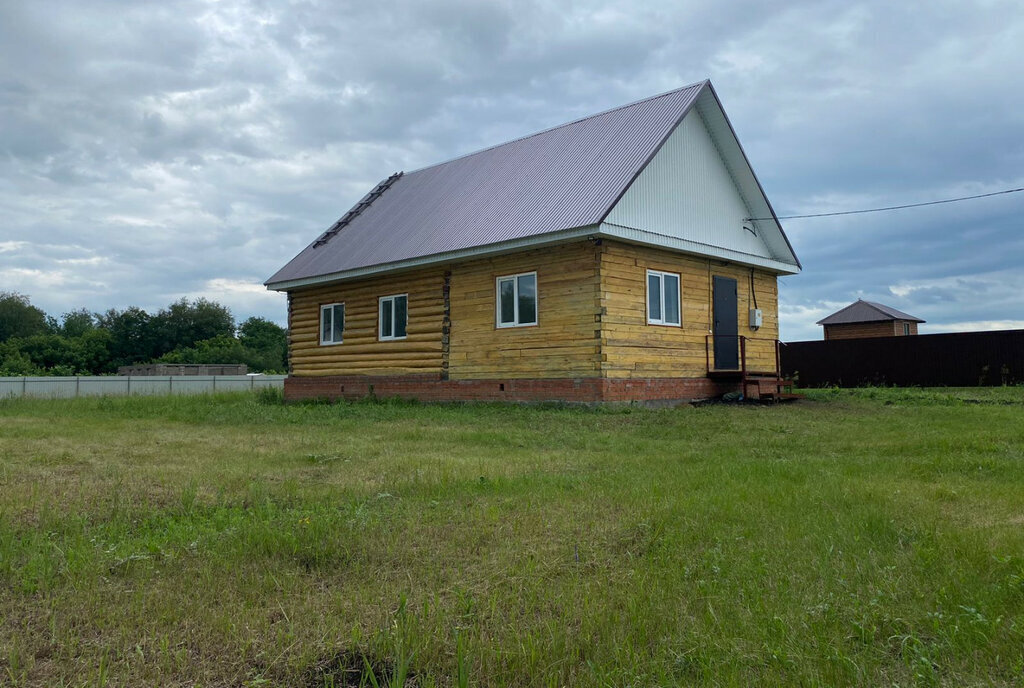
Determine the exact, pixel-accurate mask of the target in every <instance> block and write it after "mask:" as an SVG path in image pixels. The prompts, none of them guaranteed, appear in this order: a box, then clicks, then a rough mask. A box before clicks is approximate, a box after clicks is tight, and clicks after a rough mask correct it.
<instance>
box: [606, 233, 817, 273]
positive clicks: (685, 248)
mask: <svg viewBox="0 0 1024 688" xmlns="http://www.w3.org/2000/svg"><path fill="white" fill-rule="evenodd" d="M597 236H601V237H607V238H609V239H619V240H620V241H626V242H629V243H632V244H642V245H644V246H652V247H654V248H663V249H669V250H672V251H680V252H682V253H691V254H694V255H698V256H703V257H706V258H718V259H720V260H727V261H730V262H732V263H740V264H741V265H749V266H751V267H758V268H765V269H767V270H771V271H773V272H777V273H779V274H782V275H795V274H797V273H799V272H800V271H801V270H802V268H801V266H800V265H794V264H792V263H785V262H783V261H781V260H775V259H774V258H765V257H764V256H758V255H755V254H753V253H743V252H741V251H733V250H732V249H728V248H723V247H721V246H711V245H709V244H702V243H700V242H697V241H688V240H687V239H680V238H678V237H673V236H666V235H664V234H658V233H657V232H648V231H646V230H643V229H636V228H635V227H626V226H624V225H615V224H610V223H608V222H605V223H602V224H601V226H600V231H599V232H598V233H597Z"/></svg>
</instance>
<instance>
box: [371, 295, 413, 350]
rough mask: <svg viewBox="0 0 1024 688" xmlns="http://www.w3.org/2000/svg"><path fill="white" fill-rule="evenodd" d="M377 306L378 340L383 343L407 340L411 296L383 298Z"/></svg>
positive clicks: (378, 301)
mask: <svg viewBox="0 0 1024 688" xmlns="http://www.w3.org/2000/svg"><path fill="white" fill-rule="evenodd" d="M377 304H378V317H377V324H378V327H379V329H378V330H377V331H378V333H379V334H378V336H377V338H378V339H379V340H380V341H382V342H383V341H389V340H392V339H405V330H406V326H407V325H408V324H409V295H408V294H395V295H394V296H382V297H380V298H379V299H378V300H377Z"/></svg>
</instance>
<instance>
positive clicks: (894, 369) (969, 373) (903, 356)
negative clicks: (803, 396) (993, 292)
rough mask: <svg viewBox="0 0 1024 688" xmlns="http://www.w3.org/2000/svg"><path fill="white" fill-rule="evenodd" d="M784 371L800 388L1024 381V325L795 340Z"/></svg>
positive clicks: (786, 349)
mask: <svg viewBox="0 0 1024 688" xmlns="http://www.w3.org/2000/svg"><path fill="white" fill-rule="evenodd" d="M780 358H781V363H782V371H783V375H785V376H786V377H791V378H794V379H795V380H796V382H797V384H798V385H799V386H800V387H821V386H824V385H838V386H840V387H858V386H863V385H899V386H919V387H947V386H948V387H982V386H989V385H1012V384H1020V383H1021V382H1024V330H998V331H993V332H957V333H953V334H925V335H916V336H910V337H872V338H869V339H829V340H826V341H818V342H790V343H788V344H784V345H783V346H782V347H781V349H780Z"/></svg>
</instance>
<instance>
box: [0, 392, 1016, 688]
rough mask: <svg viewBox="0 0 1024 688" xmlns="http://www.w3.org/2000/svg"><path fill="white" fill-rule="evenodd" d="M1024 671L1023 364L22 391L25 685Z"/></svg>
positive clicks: (17, 410) (14, 487)
mask: <svg viewBox="0 0 1024 688" xmlns="http://www.w3.org/2000/svg"><path fill="white" fill-rule="evenodd" d="M403 676H404V677H405V678H406V684H407V685H415V686H449V685H452V686H457V685H473V686H499V685H515V686H656V685H735V686H752V685H830V686H831V685H863V686H883V685H884V686H892V685H899V686H911V685H948V686H971V685H977V686H1004V685H1005V686H1011V685H1021V684H1022V683H1024V388H1004V389H985V390H973V389H972V390H885V389H872V390H859V391H849V392H847V391H835V390H832V391H819V392H813V393H811V395H810V398H809V399H808V400H805V401H802V402H799V403H796V404H792V405H787V406H779V407H767V406H747V405H708V406H704V407H699V408H692V407H684V408H679V409H672V410H658V411H650V410H641V409H608V410H587V409H569V408H549V407H509V406H497V405H494V406H490V405H486V406H425V405H414V404H405V403H358V404H337V405H290V406H283V405H281V404H279V403H273V400H272V399H271V400H263V401H261V400H259V399H257V398H256V397H252V396H221V397H204V398H197V399H184V398H132V399H92V400H89V399H83V400H78V401H2V402H0V685H13V686H21V685H46V686H50V685H55V686H101V685H106V686H128V685H131V686H139V685H161V686H192V685H196V686H199V685H202V686H321V687H322V686H332V685H333V686H346V685H353V686H355V685H360V684H361V682H362V685H367V686H372V685H375V684H380V685H386V684H388V683H395V682H399V683H400V682H401V681H402V678H403Z"/></svg>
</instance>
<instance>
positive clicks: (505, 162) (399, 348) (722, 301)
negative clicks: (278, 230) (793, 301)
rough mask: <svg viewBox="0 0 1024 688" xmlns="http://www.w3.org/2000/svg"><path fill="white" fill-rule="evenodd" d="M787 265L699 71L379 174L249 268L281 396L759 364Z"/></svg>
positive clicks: (547, 392)
mask: <svg viewBox="0 0 1024 688" xmlns="http://www.w3.org/2000/svg"><path fill="white" fill-rule="evenodd" d="M799 270H800V263H799V261H798V260H797V258H796V255H795V254H794V252H793V249H792V247H791V246H790V243H789V241H788V239H787V238H786V235H785V233H784V232H783V230H782V227H781V225H780V224H779V222H778V220H777V219H776V216H775V213H774V211H773V210H772V208H771V205H770V204H769V203H768V199H767V198H766V197H765V194H764V191H763V190H762V188H761V185H760V183H759V182H758V180H757V178H756V177H755V176H754V172H753V170H752V169H751V167H750V163H749V161H748V160H747V157H746V155H745V153H744V152H743V149H742V148H741V147H740V144H739V141H738V140H737V139H736V135H735V132H734V131H733V129H732V126H731V124H730V123H729V120H728V118H727V117H726V115H725V112H724V111H723V109H722V105H721V103H720V102H719V99H718V96H717V95H716V94H715V91H714V89H713V88H712V86H711V84H710V82H708V81H704V82H701V83H697V84H693V85H691V86H687V87H684V88H680V89H677V90H674V91H670V92H668V93H665V94H662V95H659V96H654V97H652V98H647V99H645V100H641V101H638V102H635V103H631V104H629V105H625V106H622V107H619V108H615V109H613V110H609V111H607V112H602V113H600V114H596V115H593V116H590V117H585V118H583V119H579V120H576V121H573V122H569V123H568V124H563V125H561V126H557V127H554V128H551V129H547V130H545V131H541V132H539V133H536V134H533V135H530V136H525V137H523V138H519V139H516V140H514V141H510V142H508V143H504V144H501V145H498V146H494V147H492V148H487V149H484V150H481V151H478V152H476V153H471V154H469V155H464V156H462V157H459V158H456V159H454V160H450V161H448V162H443V163H440V164H436V165H432V166H430V167H425V168H423V169H420V170H416V171H415V172H409V173H404V174H403V173H401V172H399V173H396V174H394V175H391V176H390V177H388V178H387V179H385V180H383V181H382V182H380V183H379V184H378V185H377V186H376V187H374V188H373V189H372V190H371V191H370V193H368V194H367V195H366V196H365V197H364V198H363V199H362V200H360V201H359V203H357V204H356V205H355V206H354V207H353V208H352V209H351V210H350V211H348V212H347V213H346V214H345V215H344V216H342V217H341V219H339V220H338V221H337V222H336V223H334V225H333V226H331V227H330V228H329V229H328V230H327V231H326V232H324V233H323V234H322V235H321V236H319V237H318V238H316V239H315V240H314V241H313V242H312V243H311V244H310V245H309V246H308V247H306V248H305V249H304V250H303V251H302V252H301V253H299V254H298V255H297V256H296V257H295V258H293V259H292V260H291V261H289V262H288V264H287V265H285V266H284V267H283V268H281V270H279V271H278V272H277V273H276V274H275V275H274V276H272V277H271V278H270V279H269V280H267V282H266V285H267V287H268V288H269V289H274V290H279V291H284V292H287V294H288V322H289V357H290V374H289V377H288V379H287V381H286V383H285V396H286V398H287V399H301V398H307V397H327V398H332V399H333V398H339V397H344V398H355V397H362V396H365V395H368V394H370V395H376V396H400V397H410V398H418V399H424V400H515V401H540V400H557V401H573V402H603V401H641V402H667V401H681V400H692V399H700V398H707V397H712V396H715V395H720V394H722V393H724V392H728V391H732V390H740V389H744V388H745V387H744V385H745V384H746V383H748V382H749V378H751V377H752V375H753V373H755V372H757V373H762V374H764V378H765V379H771V380H775V378H776V377H777V373H778V355H777V339H778V289H777V283H776V280H777V278H778V276H779V275H787V274H794V273H797V272H799ZM748 393H751V394H755V395H756V392H749V391H748Z"/></svg>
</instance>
